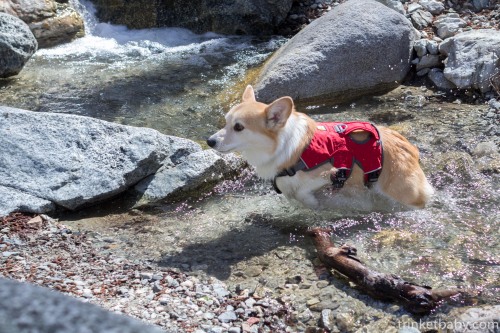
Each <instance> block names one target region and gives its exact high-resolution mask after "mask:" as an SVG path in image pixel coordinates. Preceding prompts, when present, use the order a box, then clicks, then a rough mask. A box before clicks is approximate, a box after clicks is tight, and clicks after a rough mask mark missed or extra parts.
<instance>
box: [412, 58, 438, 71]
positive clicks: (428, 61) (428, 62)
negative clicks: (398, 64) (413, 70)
mask: <svg viewBox="0 0 500 333" xmlns="http://www.w3.org/2000/svg"><path fill="white" fill-rule="evenodd" d="M439 65H441V60H439V56H438V55H433V54H426V55H424V56H423V57H422V58H420V61H419V62H418V64H417V71H419V70H421V69H423V68H433V67H437V66H439Z"/></svg>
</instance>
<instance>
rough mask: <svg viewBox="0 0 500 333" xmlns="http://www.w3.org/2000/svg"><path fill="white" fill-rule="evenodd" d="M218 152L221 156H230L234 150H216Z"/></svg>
mask: <svg viewBox="0 0 500 333" xmlns="http://www.w3.org/2000/svg"><path fill="white" fill-rule="evenodd" d="M214 149H215V150H216V151H217V152H219V153H221V154H229V153H230V152H232V151H233V150H232V149H226V150H221V149H217V148H214Z"/></svg>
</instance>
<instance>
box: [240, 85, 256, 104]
mask: <svg viewBox="0 0 500 333" xmlns="http://www.w3.org/2000/svg"><path fill="white" fill-rule="evenodd" d="M241 99H242V100H243V102H256V101H257V100H256V99H255V92H254V91H253V87H252V86H251V85H248V86H247V87H246V89H245V91H244V92H243V97H242V98H241Z"/></svg>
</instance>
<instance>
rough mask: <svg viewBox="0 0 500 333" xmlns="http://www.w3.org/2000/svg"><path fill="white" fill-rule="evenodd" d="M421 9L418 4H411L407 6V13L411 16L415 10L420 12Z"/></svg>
mask: <svg viewBox="0 0 500 333" xmlns="http://www.w3.org/2000/svg"><path fill="white" fill-rule="evenodd" d="M420 9H422V6H421V5H420V4H418V3H417V2H411V3H410V4H409V5H408V9H407V10H408V13H409V14H411V13H413V12H415V11H417V10H420Z"/></svg>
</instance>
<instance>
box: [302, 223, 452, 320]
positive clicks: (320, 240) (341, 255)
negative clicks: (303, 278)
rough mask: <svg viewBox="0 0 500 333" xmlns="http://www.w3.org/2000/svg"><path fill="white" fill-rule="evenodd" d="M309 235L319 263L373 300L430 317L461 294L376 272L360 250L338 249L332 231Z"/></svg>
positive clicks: (347, 247) (319, 229)
mask: <svg viewBox="0 0 500 333" xmlns="http://www.w3.org/2000/svg"><path fill="white" fill-rule="evenodd" d="M307 233H308V235H310V236H311V237H312V239H313V241H314V245H315V247H316V250H317V251H318V256H319V259H320V260H321V261H322V262H323V264H324V265H326V266H327V267H328V268H331V269H334V270H336V271H338V272H339V273H341V274H343V275H345V276H346V277H347V278H348V279H349V280H351V281H352V282H354V283H355V284H356V285H357V286H358V287H359V288H361V289H363V290H364V291H365V292H367V293H368V294H369V295H371V296H372V297H374V298H378V299H382V300H392V301H397V302H399V303H401V304H402V305H403V306H404V307H405V308H406V309H407V310H408V311H409V312H412V313H416V314H423V313H427V312H429V311H430V310H432V309H434V308H435V307H436V306H438V305H439V304H440V303H441V302H442V301H444V300H446V299H449V298H450V297H452V296H458V295H459V294H460V292H459V291H458V290H457V289H454V290H433V289H432V288H431V287H427V286H419V285H416V284H413V283H411V282H408V281H405V280H403V279H402V278H400V277H399V276H396V275H394V274H385V273H378V272H375V271H373V270H371V269H369V268H368V267H366V266H365V265H364V264H363V263H361V261H359V259H358V258H356V248H354V247H352V246H349V245H343V246H341V247H335V245H334V244H333V242H332V241H331V232H330V230H328V229H322V228H314V229H311V230H309V231H308V232H307Z"/></svg>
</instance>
